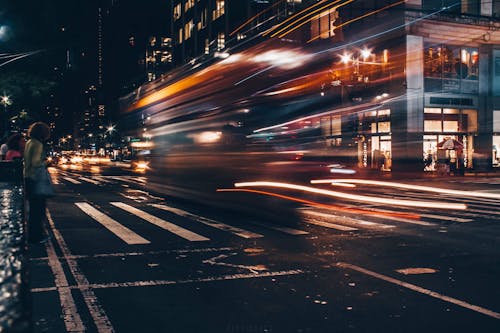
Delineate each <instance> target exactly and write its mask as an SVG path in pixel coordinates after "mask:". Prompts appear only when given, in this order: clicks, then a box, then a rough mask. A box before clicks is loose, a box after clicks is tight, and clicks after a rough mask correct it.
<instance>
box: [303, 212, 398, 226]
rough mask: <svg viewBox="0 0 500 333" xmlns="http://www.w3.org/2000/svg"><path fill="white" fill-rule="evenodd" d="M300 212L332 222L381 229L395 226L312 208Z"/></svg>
mask: <svg viewBox="0 0 500 333" xmlns="http://www.w3.org/2000/svg"><path fill="white" fill-rule="evenodd" d="M301 212H302V213H305V214H307V215H312V216H316V217H321V218H324V219H328V220H333V221H334V222H340V223H348V224H355V225H361V226H368V227H373V228H381V229H390V228H395V227H396V226H394V225H388V224H382V223H376V222H371V221H364V220H358V219H354V218H351V217H345V216H337V215H332V214H325V213H320V212H315V211H312V210H301Z"/></svg>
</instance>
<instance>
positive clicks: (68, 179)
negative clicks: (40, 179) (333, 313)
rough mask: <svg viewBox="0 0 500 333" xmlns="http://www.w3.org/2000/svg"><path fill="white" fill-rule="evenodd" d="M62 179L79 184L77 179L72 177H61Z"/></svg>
mask: <svg viewBox="0 0 500 333" xmlns="http://www.w3.org/2000/svg"><path fill="white" fill-rule="evenodd" d="M63 179H64V180H67V181H68V182H70V183H73V184H81V182H79V181H78V180H76V179H73V178H69V177H63Z"/></svg>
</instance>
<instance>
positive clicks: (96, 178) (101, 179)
mask: <svg viewBox="0 0 500 333" xmlns="http://www.w3.org/2000/svg"><path fill="white" fill-rule="evenodd" d="M92 178H93V179H95V180H98V181H100V182H102V183H111V181H109V180H107V179H105V178H104V177H101V176H92Z"/></svg>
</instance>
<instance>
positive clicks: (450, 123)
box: [443, 120, 458, 132]
mask: <svg viewBox="0 0 500 333" xmlns="http://www.w3.org/2000/svg"><path fill="white" fill-rule="evenodd" d="M443 132H458V121H456V120H445V121H443Z"/></svg>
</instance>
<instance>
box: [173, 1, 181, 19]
mask: <svg viewBox="0 0 500 333" xmlns="http://www.w3.org/2000/svg"><path fill="white" fill-rule="evenodd" d="M180 17H181V4H180V3H178V4H177V5H175V7H174V21H176V20H178V19H179V18H180Z"/></svg>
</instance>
